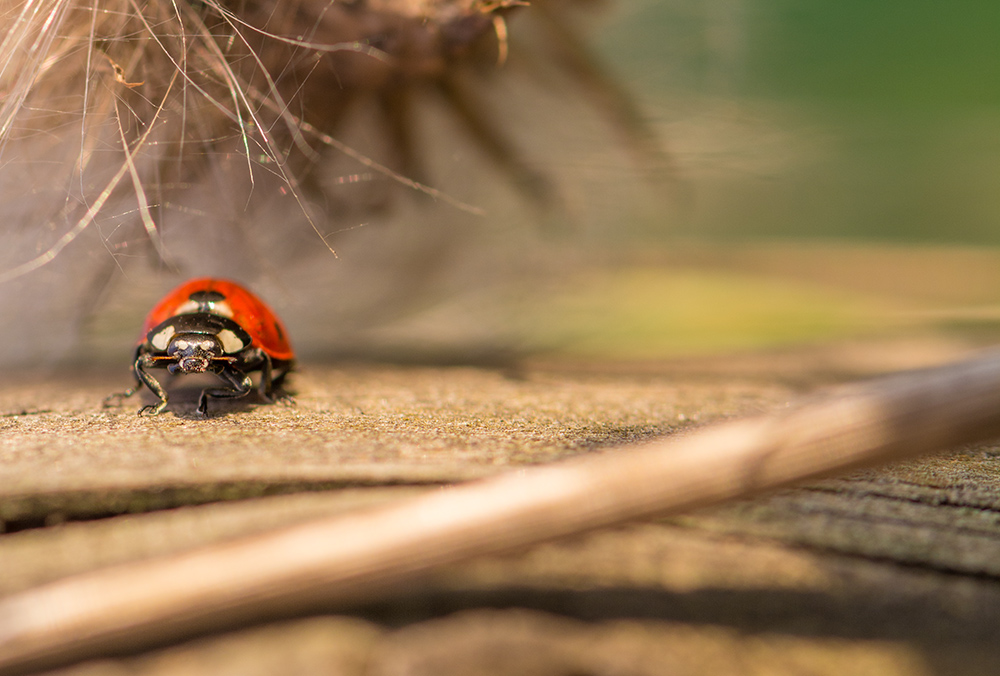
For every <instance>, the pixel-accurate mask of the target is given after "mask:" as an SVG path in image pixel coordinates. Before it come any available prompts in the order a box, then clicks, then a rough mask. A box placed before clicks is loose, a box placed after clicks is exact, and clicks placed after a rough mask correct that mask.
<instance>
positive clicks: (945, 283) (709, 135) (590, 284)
mask: <svg viewBox="0 0 1000 676" xmlns="http://www.w3.org/2000/svg"><path fill="white" fill-rule="evenodd" d="M604 11H605V12H606V15H605V18H606V19H608V21H607V22H606V23H603V24H595V30H594V31H593V37H594V39H595V41H596V43H597V45H598V46H599V49H600V52H601V53H602V55H603V57H604V58H606V59H607V61H608V63H609V65H610V68H611V70H612V71H613V72H615V73H617V74H621V75H623V77H624V80H625V82H626V84H627V86H628V87H630V88H631V90H632V91H633V92H634V93H635V94H636V96H637V98H638V99H639V100H640V101H641V103H642V105H643V106H644V109H645V110H646V111H647V114H648V115H649V118H650V119H651V121H652V123H653V126H654V127H655V128H656V130H657V131H658V132H659V133H660V135H661V136H662V138H663V139H664V140H665V143H666V146H667V148H668V150H669V152H670V154H671V156H672V158H673V161H674V163H675V165H676V166H675V169H676V181H677V184H678V186H680V187H679V189H677V190H675V191H667V192H672V194H671V196H670V197H669V198H668V201H672V202H673V207H671V208H668V209H666V210H663V209H660V208H658V207H650V208H648V209H645V210H643V209H642V208H637V209H635V210H634V211H635V214H636V215H634V216H629V217H627V218H622V219H621V220H620V221H619V222H615V223H614V227H608V228H606V229H604V230H603V237H604V239H603V242H602V247H603V249H604V250H613V251H615V252H617V253H618V254H619V258H618V259H617V260H611V261H610V262H609V261H608V260H607V259H605V260H604V261H603V264H601V265H598V266H597V268H599V269H597V270H588V271H579V270H577V271H576V272H574V273H572V274H570V275H568V277H567V281H566V283H565V284H564V285H563V287H562V289H561V291H560V292H558V293H556V294H555V295H554V297H553V298H554V300H551V301H547V302H545V303H543V309H542V311H541V313H540V316H542V317H544V321H542V322H540V324H539V325H540V326H544V327H545V331H543V332H542V333H544V336H543V338H542V341H541V342H542V343H543V344H551V345H553V346H559V347H558V349H559V350H560V351H562V352H564V353H565V352H568V353H571V354H579V355H589V356H601V357H607V356H614V357H629V358H662V357H673V356H685V355H694V354H711V353H718V352H723V351H741V350H760V349H765V350H767V349H772V348H773V349H788V348H789V347H790V346H802V345H816V344H823V343H830V342H831V341H843V340H845V339H847V340H850V339H863V340H868V341H871V340H873V339H886V338H887V339H890V340H901V339H906V340H914V339H926V338H928V337H932V338H933V339H934V340H945V341H959V342H962V341H964V342H965V343H972V344H975V345H981V344H986V343H992V342H995V341H996V340H997V339H998V338H1000V322H998V319H1000V275H998V272H997V271H998V270H1000V253H998V249H997V248H996V247H997V245H998V244H1000V3H996V2H990V1H989V0H964V1H963V0H960V1H959V2H957V3H940V2H928V1H926V0H917V1H915V2H907V3H893V2H870V1H869V0H837V1H832V0H815V1H812V2H797V1H795V2H793V1H792V0H625V1H623V2H620V3H614V4H610V5H608V6H607V7H606V8H605V10H604ZM601 236H602V235H600V234H599V235H598V236H597V237H598V238H600V237H601ZM611 258H612V259H614V257H613V256H612V257H611ZM546 331H547V333H546Z"/></svg>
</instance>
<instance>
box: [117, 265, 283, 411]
mask: <svg viewBox="0 0 1000 676" xmlns="http://www.w3.org/2000/svg"><path fill="white" fill-rule="evenodd" d="M294 362H295V355H294V353H293V352H292V348H291V346H290V345H289V342H288V338H287V334H286V332H285V327H284V326H283V325H282V323H281V320H279V319H278V317H277V316H276V315H275V314H274V312H272V311H271V309H270V308H269V307H268V306H267V305H265V304H264V302H263V301H262V300H260V299H259V298H258V297H257V296H255V295H254V294H253V293H251V292H250V291H248V290H246V289H245V288H243V287H242V286H240V285H239V284H237V283H235V282H230V281H226V280H222V279H213V278H203V279H194V280H191V281H189V282H187V283H185V284H182V285H181V286H179V287H177V288H176V289H174V290H173V291H171V292H170V293H169V294H167V295H166V297H164V299H163V300H161V301H160V302H159V303H158V304H157V305H156V306H155V307H154V308H153V309H152V310H151V311H150V313H149V315H147V317H146V321H145V323H144V324H143V326H142V335H141V336H140V337H139V342H138V344H137V345H136V350H135V360H134V361H133V363H132V371H133V373H134V374H135V379H136V384H135V386H134V387H132V388H131V389H129V390H126V391H125V392H122V393H121V394H118V395H113V396H112V398H114V397H120V398H125V397H130V396H132V395H133V394H135V393H136V392H138V391H139V390H140V389H141V388H142V386H143V385H145V386H146V387H148V388H149V389H150V391H152V392H153V394H155V395H156V396H157V397H159V399H160V401H159V402H157V403H155V404H150V405H149V406H144V407H142V408H141V409H139V415H146V414H149V415H157V414H158V413H160V412H161V411H162V410H163V409H164V408H165V407H166V405H167V392H166V390H164V388H163V386H162V385H160V383H159V382H158V381H157V380H156V378H154V377H153V375H152V374H151V373H150V372H149V370H150V369H155V368H165V369H167V371H168V372H170V373H171V374H179V373H214V374H215V375H216V376H218V377H219V378H220V379H221V380H222V381H223V383H225V386H224V387H209V388H206V389H204V390H202V392H201V396H200V397H199V398H198V408H197V411H198V413H199V414H200V415H206V413H207V407H208V399H209V397H214V398H227V399H236V398H239V397H244V396H246V395H247V394H249V393H250V390H251V389H253V381H252V380H251V379H250V373H251V372H253V371H260V373H261V375H260V384H259V385H258V388H257V389H258V392H259V393H260V396H261V397H262V398H263V399H264V400H265V401H268V402H270V401H272V399H273V392H274V388H275V387H277V386H279V385H280V384H281V381H282V380H283V379H284V377H285V376H286V375H287V374H288V372H289V371H290V370H291V368H292V366H293V365H294Z"/></svg>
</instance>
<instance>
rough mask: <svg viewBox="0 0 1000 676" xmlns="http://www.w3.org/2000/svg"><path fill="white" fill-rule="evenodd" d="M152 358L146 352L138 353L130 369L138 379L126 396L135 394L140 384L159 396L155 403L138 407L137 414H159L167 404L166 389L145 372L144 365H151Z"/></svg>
mask: <svg viewBox="0 0 1000 676" xmlns="http://www.w3.org/2000/svg"><path fill="white" fill-rule="evenodd" d="M152 365H153V360H152V358H151V357H150V356H149V355H148V354H140V355H139V356H138V357H136V358H135V364H133V365H132V370H133V371H134V372H135V377H136V378H137V379H138V380H139V381H140V382H139V383H136V386H135V387H133V388H132V389H131V390H130V391H128V395H127V396H131V395H132V394H135V392H136V391H137V390H139V388H141V387H142V385H145V386H146V387H148V388H149V389H150V391H151V392H152V393H153V394H155V395H156V396H157V397H159V398H160V400H159V401H158V402H156V403H155V404H150V405H149V406H143V407H142V408H140V409H139V415H159V414H160V412H162V411H163V409H164V408H166V406H167V391H166V390H165V389H163V386H162V385H160V383H159V381H158V380H157V379H156V378H154V377H153V376H151V375H149V373H147V372H146V367H148V366H152Z"/></svg>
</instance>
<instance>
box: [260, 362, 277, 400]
mask: <svg viewBox="0 0 1000 676" xmlns="http://www.w3.org/2000/svg"><path fill="white" fill-rule="evenodd" d="M260 354H261V357H262V359H261V363H260V385H258V386H257V393H258V394H259V395H260V398H261V399H263V400H264V401H266V402H267V403H269V404H270V403H272V402H273V401H274V385H275V382H276V381H275V379H274V377H273V373H274V370H273V367H272V365H271V356H270V355H269V354H268V353H267V352H264V351H263V350H261V351H260ZM279 377H280V376H279Z"/></svg>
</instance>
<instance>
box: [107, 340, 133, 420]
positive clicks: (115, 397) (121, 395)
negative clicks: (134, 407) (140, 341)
mask: <svg viewBox="0 0 1000 676" xmlns="http://www.w3.org/2000/svg"><path fill="white" fill-rule="evenodd" d="M141 354H142V352H140V351H138V350H136V353H135V357H136V359H138V358H139V356H140V355H141ZM132 375H133V376H135V385H133V386H132V387H130V388H128V389H127V390H125V391H124V392H115V393H114V394H109V395H108V396H107V397H105V398H104V401H103V402H102V405H103V406H104V407H105V408H109V407H111V406H117V405H120V404H121V403H122V399H128V398H129V397H131V396H132V395H133V394H135V393H136V392H138V391H139V390H140V389H141V388H142V380H141V379H140V378H139V374H138V373H136V370H135V364H133V365H132Z"/></svg>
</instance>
